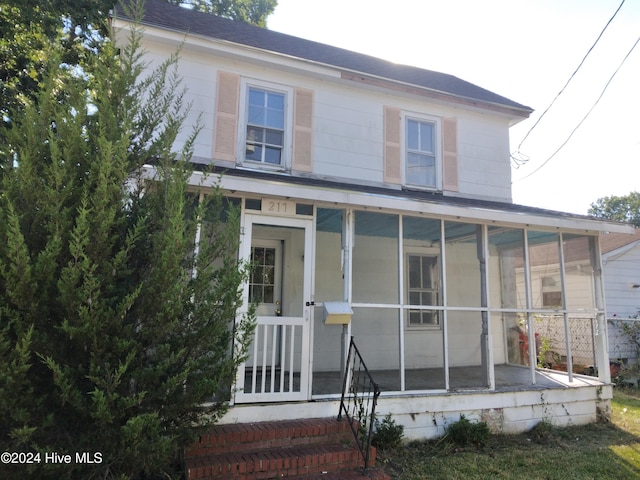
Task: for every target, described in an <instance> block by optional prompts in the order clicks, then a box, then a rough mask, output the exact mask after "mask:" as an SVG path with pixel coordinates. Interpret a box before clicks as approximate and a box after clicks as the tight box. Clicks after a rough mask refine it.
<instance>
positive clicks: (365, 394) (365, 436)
mask: <svg viewBox="0 0 640 480" xmlns="http://www.w3.org/2000/svg"><path fill="white" fill-rule="evenodd" d="M379 396H380V387H379V386H378V384H377V383H376V382H375V381H374V380H373V377H372V376H371V373H370V372H369V370H368V369H367V366H366V365H365V363H364V360H363V359H362V356H361V355H360V352H359V351H358V347H356V344H355V342H354V341H353V337H351V341H350V342H349V354H348V355H347V363H346V366H345V371H344V379H343V382H342V398H341V399H340V411H339V412H338V420H341V419H342V414H343V413H344V415H345V416H346V417H347V421H348V422H349V427H350V428H351V433H353V436H354V438H355V440H356V443H357V444H358V448H359V449H360V453H361V454H362V458H363V459H364V470H365V471H366V470H367V468H368V467H369V453H370V451H371V437H372V433H373V423H374V422H375V418H376V404H377V403H378V397H379Z"/></svg>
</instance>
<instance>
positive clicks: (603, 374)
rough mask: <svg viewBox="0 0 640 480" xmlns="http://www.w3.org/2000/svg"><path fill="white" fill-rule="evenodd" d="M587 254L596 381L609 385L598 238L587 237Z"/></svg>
mask: <svg viewBox="0 0 640 480" xmlns="http://www.w3.org/2000/svg"><path fill="white" fill-rule="evenodd" d="M589 252H590V254H591V265H593V287H594V293H595V302H596V312H597V313H596V334H595V335H594V342H593V343H594V345H593V347H594V349H595V361H596V365H595V366H596V368H597V370H598V379H599V380H601V381H603V382H606V383H610V382H611V371H610V369H609V340H608V331H607V319H606V315H605V298H604V287H603V283H602V282H603V278H602V257H601V255H600V238H599V237H589Z"/></svg>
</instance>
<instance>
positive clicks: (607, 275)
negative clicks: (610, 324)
mask: <svg viewBox="0 0 640 480" xmlns="http://www.w3.org/2000/svg"><path fill="white" fill-rule="evenodd" d="M621 250H622V252H620V253H619V254H616V252H615V251H614V252H611V253H610V254H607V255H605V256H604V258H603V265H604V287H605V299H606V302H607V315H608V316H609V317H612V316H614V315H615V316H616V317H618V318H620V319H625V318H628V317H630V316H633V315H637V314H638V312H639V311H640V288H633V287H632V285H634V284H636V285H637V284H640V244H635V245H634V246H633V247H632V248H630V249H625V248H624V247H623V248H622V249H621Z"/></svg>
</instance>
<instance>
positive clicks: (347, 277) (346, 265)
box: [340, 209, 353, 372]
mask: <svg viewBox="0 0 640 480" xmlns="http://www.w3.org/2000/svg"><path fill="white" fill-rule="evenodd" d="M352 252H353V210H351V209H346V210H344V215H343V216H342V278H343V280H342V291H343V296H344V300H345V301H346V302H347V303H348V304H349V305H351V300H352V292H353V289H352V286H351V278H352V272H353V270H352V267H351V254H352ZM341 340H342V342H341V348H340V357H341V358H340V370H341V371H342V372H344V371H345V369H346V367H347V355H349V344H350V342H351V322H349V324H348V325H343V326H342V339H341Z"/></svg>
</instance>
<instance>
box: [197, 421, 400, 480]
mask: <svg viewBox="0 0 640 480" xmlns="http://www.w3.org/2000/svg"><path fill="white" fill-rule="evenodd" d="M375 454H376V452H375V449H373V448H372V451H371V456H370V460H369V463H370V465H373V464H374V462H375ZM362 465H363V459H362V456H361V455H360V451H359V450H358V447H357V446H356V445H355V444H354V441H353V436H352V434H351V431H350V429H349V426H348V425H347V423H346V421H338V420H336V419H335V418H316V419H303V420H289V421H282V422H259V423H247V424H232V425H216V426H214V427H213V428H212V429H211V430H210V431H209V432H207V433H206V434H204V435H202V436H201V437H200V440H199V441H198V442H197V443H195V444H194V445H192V446H191V447H189V448H187V449H186V450H185V478H186V479H187V480H210V479H217V478H223V479H233V480H259V479H271V478H281V477H289V478H292V479H294V478H300V479H305V480H316V479H323V480H371V479H374V480H375V479H377V480H390V478H389V476H388V475H386V474H385V473H383V472H381V471H378V470H375V469H368V470H367V475H366V476H365V475H364V474H363V472H362Z"/></svg>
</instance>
